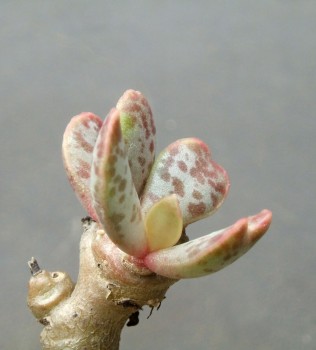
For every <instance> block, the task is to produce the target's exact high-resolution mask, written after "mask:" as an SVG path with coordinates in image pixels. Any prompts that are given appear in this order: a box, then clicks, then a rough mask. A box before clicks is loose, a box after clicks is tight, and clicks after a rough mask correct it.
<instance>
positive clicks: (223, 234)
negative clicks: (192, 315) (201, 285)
mask: <svg viewBox="0 0 316 350" xmlns="http://www.w3.org/2000/svg"><path fill="white" fill-rule="evenodd" d="M271 219H272V214H271V212H270V211H269V210H262V211H261V212H260V213H258V214H257V215H254V216H250V217H248V218H243V219H240V220H238V221H237V222H236V223H235V224H234V225H232V226H230V227H228V228H226V229H223V230H220V231H216V232H213V233H211V234H210V235H206V236H203V237H200V238H197V239H194V240H192V241H189V242H187V243H183V244H180V245H177V246H174V247H171V248H167V249H163V250H159V251H157V252H153V253H150V254H148V255H147V256H146V257H145V260H144V262H145V265H146V266H147V267H148V268H149V269H150V270H152V271H153V272H155V273H157V274H158V275H161V276H165V277H169V278H174V279H180V278H193V277H200V276H204V275H208V274H211V273H213V272H216V271H218V270H220V269H222V268H224V267H225V266H227V265H229V264H231V263H232V262H234V261H235V260H236V259H238V258H239V257H240V256H241V255H243V254H244V253H246V252H247V251H248V249H250V248H251V247H252V246H253V245H254V244H255V243H256V242H257V240H258V239H259V238H260V237H261V236H262V235H263V234H264V233H265V232H266V231H267V230H268V228H269V225H270V223H271Z"/></svg>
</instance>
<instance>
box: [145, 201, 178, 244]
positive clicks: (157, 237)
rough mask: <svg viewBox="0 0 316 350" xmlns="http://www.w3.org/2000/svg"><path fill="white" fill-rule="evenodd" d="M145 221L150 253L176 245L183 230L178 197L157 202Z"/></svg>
mask: <svg viewBox="0 0 316 350" xmlns="http://www.w3.org/2000/svg"><path fill="white" fill-rule="evenodd" d="M144 221H145V227H146V233H147V241H148V247H149V250H150V251H155V250H159V249H163V248H168V247H171V246H173V245H174V244H176V243H177V242H178V240H179V238H180V237H181V233H182V228H183V223H182V215H181V210H180V208H179V203H178V199H177V196H176V195H175V194H172V195H171V196H168V197H164V198H162V199H161V200H160V201H158V202H156V203H155V204H154V205H153V206H152V207H151V208H150V210H149V212H148V214H147V215H146V218H145V220H144Z"/></svg>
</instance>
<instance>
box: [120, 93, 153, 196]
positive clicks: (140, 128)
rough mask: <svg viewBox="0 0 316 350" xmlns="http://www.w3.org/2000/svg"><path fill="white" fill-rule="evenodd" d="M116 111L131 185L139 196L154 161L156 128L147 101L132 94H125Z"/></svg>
mask: <svg viewBox="0 0 316 350" xmlns="http://www.w3.org/2000/svg"><path fill="white" fill-rule="evenodd" d="M116 108H117V109H118V111H119V112H120V119H121V128H122V134H123V137H124V140H125V142H126V145H127V155H128V160H129V166H130V168H131V172H132V177H133V181H134V185H135V188H136V191H137V193H138V194H139V195H140V193H141V191H142V190H143V188H144V185H145V182H146V179H147V177H148V175H149V172H150V169H151V166H152V164H153V161H154V158H155V134H156V128H155V124H154V120H153V117H152V112H151V109H150V106H149V104H148V102H147V100H146V98H145V97H144V96H143V95H142V94H141V93H140V92H139V91H134V90H127V91H125V93H124V94H123V96H122V97H121V98H120V99H119V101H118V103H117V105H116Z"/></svg>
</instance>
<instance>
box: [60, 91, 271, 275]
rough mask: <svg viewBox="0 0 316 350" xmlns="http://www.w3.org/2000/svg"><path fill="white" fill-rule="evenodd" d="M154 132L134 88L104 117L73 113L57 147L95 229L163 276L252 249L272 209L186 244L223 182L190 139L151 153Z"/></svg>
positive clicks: (197, 271) (207, 269)
mask: <svg viewBox="0 0 316 350" xmlns="http://www.w3.org/2000/svg"><path fill="white" fill-rule="evenodd" d="M155 134H156V128H155V124H154V120H153V116H152V111H151V108H150V106H149V104H148V101H147V100H146V98H145V97H144V96H143V95H142V94H141V93H140V92H138V91H134V90H127V91H126V92H125V93H124V94H123V96H122V97H121V98H120V99H119V101H118V103H117V105H116V108H113V109H112V110H111V111H110V112H109V114H108V116H107V117H106V119H105V120H104V121H102V119H101V118H100V117H98V116H97V115H95V114H92V113H81V114H79V115H77V116H75V117H73V118H72V119H71V121H70V123H69V124H68V126H67V128H66V131H65V134H64V138H63V148H62V149H63V159H64V165H65V168H66V172H67V175H68V178H69V181H70V183H71V185H72V187H73V189H74V191H75V193H76V194H77V196H78V198H79V200H80V202H81V203H82V205H83V207H84V208H85V209H86V210H87V212H88V214H89V215H90V216H91V218H92V219H93V220H95V221H96V222H97V223H98V225H99V227H100V230H104V232H105V234H106V235H107V236H108V237H109V238H110V239H111V241H112V242H113V243H114V244H115V245H116V246H117V247H118V248H119V249H120V250H121V251H123V252H124V253H126V254H127V255H128V256H130V257H131V258H132V259H134V260H133V261H135V262H137V264H139V265H140V266H143V267H144V268H147V269H149V270H150V271H152V272H154V273H156V274H158V275H161V276H164V277H168V278H171V279H181V278H193V277H199V276H203V275H207V274H210V273H213V272H215V271H218V270H220V269H222V268H223V267H225V266H227V265H229V264H230V263H232V262H233V261H235V260H236V259H237V258H238V257H240V256H241V255H243V254H244V253H245V252H246V251H247V250H248V249H250V248H251V247H252V246H253V244H254V243H255V242H256V241H257V240H258V239H259V238H260V237H261V236H262V235H263V234H264V233H265V232H266V231H267V229H268V227H269V225H270V222H271V217H272V214H271V212H270V211H269V210H263V211H261V212H260V213H258V214H256V215H254V216H250V217H248V218H243V219H240V220H238V221H237V222H236V223H234V224H233V225H231V226H229V227H227V228H225V229H222V230H219V231H216V232H213V233H211V234H208V235H205V236H202V237H199V238H197V239H194V240H191V241H186V236H185V228H186V227H187V226H188V225H189V224H191V223H193V222H195V221H197V220H200V219H203V218H205V217H207V216H209V215H211V214H213V213H214V212H215V211H216V210H217V209H218V208H219V206H220V205H221V204H222V203H223V201H224V199H225V197H226V195H227V193H228V189H229V179H228V176H227V173H226V171H225V170H224V169H223V168H222V167H221V166H220V165H218V164H217V163H215V161H214V160H213V159H212V157H211V152H210V150H209V149H208V147H207V145H206V144H205V143H204V142H202V141H201V140H199V139H197V138H185V139H180V140H177V141H175V142H174V143H172V144H171V145H169V146H167V147H166V148H165V149H164V150H163V151H162V152H161V153H160V154H159V155H158V157H157V158H155Z"/></svg>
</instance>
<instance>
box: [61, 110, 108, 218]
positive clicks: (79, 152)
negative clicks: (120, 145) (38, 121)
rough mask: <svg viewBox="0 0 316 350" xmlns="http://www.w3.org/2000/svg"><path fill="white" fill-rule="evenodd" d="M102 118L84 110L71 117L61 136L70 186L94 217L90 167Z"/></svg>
mask: <svg viewBox="0 0 316 350" xmlns="http://www.w3.org/2000/svg"><path fill="white" fill-rule="evenodd" d="M101 126H102V119H101V118H99V117H98V116H96V115H95V114H93V113H89V112H84V113H81V114H79V115H77V116H75V117H73V118H72V119H71V121H70V122H69V124H68V126H67V128H66V130H65V133H64V137H63V145H62V154H63V161H64V166H65V169H66V173H67V176H68V179H69V182H70V184H71V186H72V187H73V189H74V191H75V193H76V195H77V196H78V199H79V201H80V202H81V204H82V205H83V207H84V208H85V209H86V210H87V212H88V213H89V215H90V216H91V217H93V218H94V219H96V217H97V216H96V213H95V210H94V208H93V206H92V201H91V195H90V187H89V183H90V169H91V164H92V153H93V148H94V144H95V142H96V139H97V137H98V134H99V131H100V128H101Z"/></svg>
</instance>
